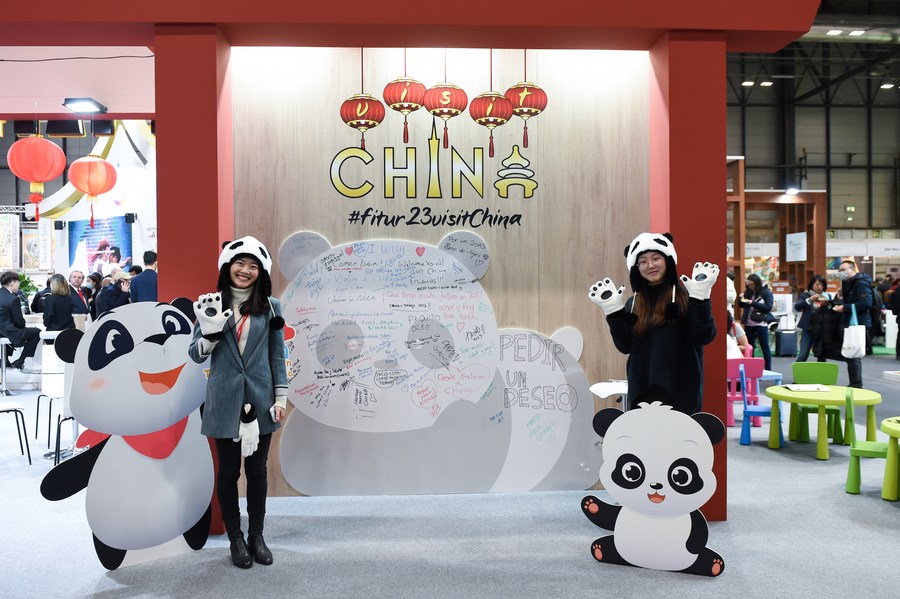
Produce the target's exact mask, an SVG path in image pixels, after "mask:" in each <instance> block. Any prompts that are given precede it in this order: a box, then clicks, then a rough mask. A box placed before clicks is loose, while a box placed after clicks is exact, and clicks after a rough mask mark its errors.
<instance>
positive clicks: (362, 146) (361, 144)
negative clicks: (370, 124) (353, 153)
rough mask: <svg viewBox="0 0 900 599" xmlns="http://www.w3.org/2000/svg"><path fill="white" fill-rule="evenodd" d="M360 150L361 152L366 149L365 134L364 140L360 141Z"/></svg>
mask: <svg viewBox="0 0 900 599" xmlns="http://www.w3.org/2000/svg"><path fill="white" fill-rule="evenodd" d="M359 149H360V150H365V149H366V134H365V133H363V134H362V138H361V139H360V140H359Z"/></svg>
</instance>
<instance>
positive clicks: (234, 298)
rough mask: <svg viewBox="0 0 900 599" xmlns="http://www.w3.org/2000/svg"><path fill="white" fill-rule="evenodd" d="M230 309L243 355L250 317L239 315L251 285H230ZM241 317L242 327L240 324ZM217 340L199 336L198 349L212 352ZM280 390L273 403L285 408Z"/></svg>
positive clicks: (207, 352) (248, 334)
mask: <svg viewBox="0 0 900 599" xmlns="http://www.w3.org/2000/svg"><path fill="white" fill-rule="evenodd" d="M230 290H231V311H232V313H233V314H234V321H235V322H236V323H237V326H236V328H235V333H237V329H240V330H241V335H240V337H239V338H238V340H237V341H238V352H240V354H241V355H242V356H243V355H244V348H245V347H247V339H249V338H250V318H249V317H247V318H244V317H243V316H241V305H242V304H243V303H244V302H245V301H247V300H248V299H250V294H251V293H252V292H253V287H252V286H251V287H248V288H246V289H239V288H237V287H231V288H230ZM241 319H243V328H242V324H241ZM218 343H219V342H218V340H216V341H210V340H208V339H204V338H202V337H201V338H200V351H201V352H202V353H204V354H206V355H209V354H211V353H212V351H213V349H214V348H215V347H216V344H218ZM279 391H280V390H278V391H276V395H275V405H276V406H278V407H279V408H282V409H285V408H287V396H286V395H280V394H278V393H279Z"/></svg>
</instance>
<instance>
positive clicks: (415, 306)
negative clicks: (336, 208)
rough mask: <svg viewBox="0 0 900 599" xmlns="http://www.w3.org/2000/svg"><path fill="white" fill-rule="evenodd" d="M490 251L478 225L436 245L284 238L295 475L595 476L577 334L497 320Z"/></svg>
mask: <svg viewBox="0 0 900 599" xmlns="http://www.w3.org/2000/svg"><path fill="white" fill-rule="evenodd" d="M491 259H492V255H491V254H490V251H489V248H488V246H487V244H486V242H485V241H484V240H483V239H482V238H481V237H479V236H478V235H477V234H475V233H473V232H471V231H454V232H452V233H449V234H447V235H446V236H445V237H444V238H443V239H442V240H441V242H439V243H438V244H437V245H430V244H428V243H424V242H417V241H410V240H398V239H366V240H359V241H352V242H347V243H342V244H335V245H332V244H331V243H330V242H329V241H328V240H327V239H325V238H324V237H323V236H322V235H321V234H319V233H316V232H314V231H299V232H296V233H294V234H292V235H291V236H289V237H288V238H286V239H285V240H284V241H283V243H282V245H281V248H280V250H279V252H278V265H279V268H280V269H281V271H282V273H283V274H284V275H285V277H286V278H287V279H288V280H289V281H290V282H289V283H288V285H287V287H286V289H285V291H284V293H283V295H282V305H283V306H284V315H285V319H286V320H287V324H288V325H289V326H290V327H291V328H293V329H295V330H296V336H295V337H294V338H293V339H292V340H291V341H289V342H288V343H287V345H288V348H289V355H290V360H291V362H292V371H293V373H294V376H292V377H290V380H291V383H290V394H289V399H290V401H291V403H292V404H293V405H294V408H295V409H294V410H293V411H292V412H291V414H290V416H289V417H288V418H287V422H286V424H285V428H284V432H283V434H282V436H281V468H282V473H283V475H284V477H285V480H286V481H287V482H288V484H290V485H291V486H292V487H293V488H294V489H296V490H297V491H299V492H300V493H303V494H305V495H352V494H403V493H441V492H486V491H522V490H530V489H541V490H549V489H560V488H567V489H585V488H589V487H590V486H592V485H593V484H594V483H595V482H596V480H597V477H596V471H597V468H599V457H600V456H599V453H598V452H597V451H596V450H595V448H594V445H593V442H594V438H593V435H592V434H591V432H590V429H589V428H588V427H586V426H584V424H586V423H587V422H589V421H590V419H591V418H592V417H593V402H591V401H585V398H589V397H590V391H589V385H588V382H587V377H586V375H585V374H584V372H583V370H582V369H581V367H580V365H579V364H578V358H579V356H580V354H581V349H582V346H583V339H582V337H581V334H580V333H579V332H577V331H575V330H574V329H571V328H569V329H568V330H566V329H561V330H560V331H557V332H556V333H554V334H553V336H550V337H548V336H545V335H542V334H540V333H537V332H535V331H529V330H525V329H499V328H498V325H497V322H496V317H495V314H494V310H493V307H492V305H491V302H490V297H489V296H488V293H487V290H486V289H485V288H484V287H483V286H482V283H481V280H482V278H483V277H484V275H485V273H486V271H487V270H488V266H489V263H490V261H491ZM573 333H575V334H573ZM501 340H505V341H506V344H505V345H504V344H503V343H502V342H501ZM526 371H527V372H526ZM505 373H509V375H510V376H509V378H510V380H512V381H513V382H512V383H510V382H508V381H507V380H506V378H507V377H505V376H504V374H505ZM519 375H521V376H519ZM526 375H527V381H529V382H528V383H527V384H526ZM547 389H549V391H547ZM545 393H546V396H545V395H544V394H545ZM578 397H580V398H581V401H578ZM461 435H464V437H463V438H464V439H465V442H464V443H460V442H459V440H460V438H461ZM335 463H337V464H342V468H341V469H340V471H338V470H335V469H334V468H327V467H325V466H327V465H329V464H335ZM592 475H593V476H592Z"/></svg>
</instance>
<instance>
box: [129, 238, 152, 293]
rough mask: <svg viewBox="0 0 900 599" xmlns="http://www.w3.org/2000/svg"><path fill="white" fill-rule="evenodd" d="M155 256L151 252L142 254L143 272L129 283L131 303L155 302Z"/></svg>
mask: <svg viewBox="0 0 900 599" xmlns="http://www.w3.org/2000/svg"><path fill="white" fill-rule="evenodd" d="M156 262H157V255H156V252H154V251H153V250H147V251H146V252H144V267H145V268H144V270H143V272H141V273H140V274H139V275H137V276H135V277H134V279H132V281H131V301H132V302H155V301H157V297H158V294H157V290H156V284H157V276H156Z"/></svg>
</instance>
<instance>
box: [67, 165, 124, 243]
mask: <svg viewBox="0 0 900 599" xmlns="http://www.w3.org/2000/svg"><path fill="white" fill-rule="evenodd" d="M69 181H71V183H72V185H74V186H75V189H77V190H78V191H80V192H82V193H84V194H85V195H86V196H87V201H88V204H89V205H90V207H91V228H94V204H95V203H96V202H97V196H98V195H100V194H104V193H106V192H107V191H109V190H110V189H112V188H113V186H114V185H115V184H116V167H114V166H113V165H112V164H110V163H109V162H107V161H105V160H103V159H102V158H100V157H99V156H97V155H96V154H89V155H87V156H85V157H84V158H79V159H78V160H76V161H75V162H73V163H72V165H71V166H70V167H69Z"/></svg>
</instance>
